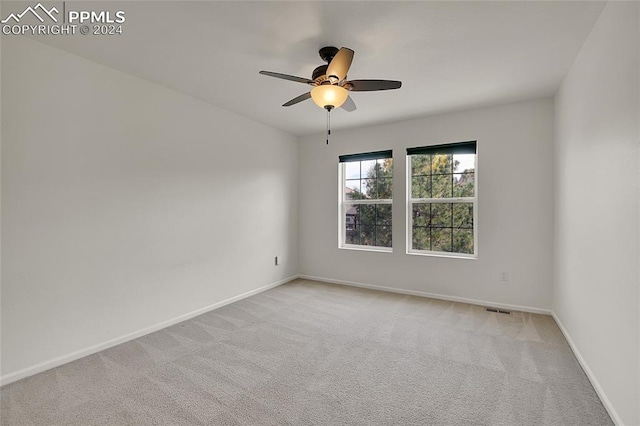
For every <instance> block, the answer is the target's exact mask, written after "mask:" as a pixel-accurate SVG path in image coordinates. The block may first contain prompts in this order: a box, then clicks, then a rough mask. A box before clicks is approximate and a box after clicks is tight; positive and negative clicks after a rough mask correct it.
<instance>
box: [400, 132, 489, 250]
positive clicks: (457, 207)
mask: <svg viewBox="0 0 640 426" xmlns="http://www.w3.org/2000/svg"><path fill="white" fill-rule="evenodd" d="M475 171H476V142H475V141H473V142H459V143H452V144H446V145H436V146H426V147H420V148H408V149H407V178H408V182H407V187H408V191H407V192H408V199H409V202H408V211H407V214H408V221H407V223H408V233H407V237H408V238H407V252H408V253H419V254H453V255H455V256H459V257H476V255H477V232H476V222H477V220H476V217H477V216H476V215H477V196H476V173H475Z"/></svg>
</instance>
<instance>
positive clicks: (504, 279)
mask: <svg viewBox="0 0 640 426" xmlns="http://www.w3.org/2000/svg"><path fill="white" fill-rule="evenodd" d="M498 279H500V281H502V282H505V283H506V282H507V281H509V273H508V272H507V271H502V272H500V274H499V275H498Z"/></svg>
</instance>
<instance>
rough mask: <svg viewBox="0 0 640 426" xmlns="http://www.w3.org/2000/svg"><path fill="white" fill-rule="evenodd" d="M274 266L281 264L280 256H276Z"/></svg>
mask: <svg viewBox="0 0 640 426" xmlns="http://www.w3.org/2000/svg"><path fill="white" fill-rule="evenodd" d="M275 264H276V266H278V265H282V258H281V257H280V256H276V262H275Z"/></svg>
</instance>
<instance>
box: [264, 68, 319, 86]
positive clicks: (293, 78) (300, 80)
mask: <svg viewBox="0 0 640 426" xmlns="http://www.w3.org/2000/svg"><path fill="white" fill-rule="evenodd" d="M260 74H262V75H268V76H269V77H275V78H281V79H283V80H289V81H295V82H297V83H306V84H312V83H313V80H309V79H308V78H303V77H296V76H295V75H288V74H280V73H279V72H271V71H260Z"/></svg>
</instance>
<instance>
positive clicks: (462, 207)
mask: <svg viewBox="0 0 640 426" xmlns="http://www.w3.org/2000/svg"><path fill="white" fill-rule="evenodd" d="M453 226H454V228H466V229H473V203H456V204H454V205H453Z"/></svg>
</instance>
